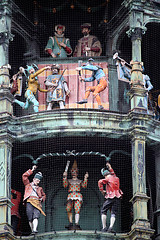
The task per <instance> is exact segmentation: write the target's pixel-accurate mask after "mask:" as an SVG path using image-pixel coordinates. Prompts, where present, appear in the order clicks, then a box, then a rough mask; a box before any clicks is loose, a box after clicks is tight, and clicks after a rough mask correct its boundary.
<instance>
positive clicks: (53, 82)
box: [45, 64, 70, 110]
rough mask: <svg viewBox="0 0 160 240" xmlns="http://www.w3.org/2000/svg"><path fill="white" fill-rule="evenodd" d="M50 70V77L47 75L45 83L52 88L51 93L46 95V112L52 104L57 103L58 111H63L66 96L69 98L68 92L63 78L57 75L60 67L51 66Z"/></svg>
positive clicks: (56, 65)
mask: <svg viewBox="0 0 160 240" xmlns="http://www.w3.org/2000/svg"><path fill="white" fill-rule="evenodd" d="M51 70H52V75H49V76H48V77H47V79H46V81H45V85H46V86H47V87H48V88H52V91H50V92H48V93H47V103H48V107H47V110H51V109H52V106H53V104H54V102H58V103H59V106H60V109H63V108H65V99H66V95H67V96H69V94H70V91H69V89H68V86H67V82H66V81H65V78H64V77H63V76H62V75H60V74H59V70H60V66H59V65H58V64H53V65H52V67H51Z"/></svg>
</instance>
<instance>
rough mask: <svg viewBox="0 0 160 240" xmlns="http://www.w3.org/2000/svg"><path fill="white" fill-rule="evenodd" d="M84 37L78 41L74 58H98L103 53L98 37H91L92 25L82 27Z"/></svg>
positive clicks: (87, 24)
mask: <svg viewBox="0 0 160 240" xmlns="http://www.w3.org/2000/svg"><path fill="white" fill-rule="evenodd" d="M81 30H82V34H83V37H82V38H80V39H79V40H78V43H77V45H76V47H75V50H74V53H73V57H96V56H100V55H101V53H102V47H101V43H100V41H99V40H98V38H97V37H96V36H93V35H90V31H91V24H90V23H84V24H82V25H81Z"/></svg>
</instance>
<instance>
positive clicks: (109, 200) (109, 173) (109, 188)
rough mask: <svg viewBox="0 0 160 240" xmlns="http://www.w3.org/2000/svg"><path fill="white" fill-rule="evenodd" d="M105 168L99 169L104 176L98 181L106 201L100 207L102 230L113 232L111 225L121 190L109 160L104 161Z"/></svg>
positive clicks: (121, 193) (114, 218) (113, 221)
mask: <svg viewBox="0 0 160 240" xmlns="http://www.w3.org/2000/svg"><path fill="white" fill-rule="evenodd" d="M106 166H107V169H106V170H105V169H104V168H103V169H102V170H101V173H102V175H103V176H104V177H105V178H104V179H101V180H99V181H98V187H99V190H100V191H101V193H102V194H103V196H104V197H105V199H106V201H105V202H104V204H103V206H102V209H101V220H102V226H103V228H102V232H114V231H113V226H114V223H115V220H116V214H117V211H118V206H119V204H120V199H121V197H122V195H123V192H122V191H121V189H120V182H119V178H118V177H117V176H116V174H115V173H114V170H113V169H112V167H111V165H110V163H109V162H107V163H106ZM103 185H106V191H105V190H103ZM109 209H110V211H111V218H110V225H109V228H107V227H106V220H107V211H108V210H109Z"/></svg>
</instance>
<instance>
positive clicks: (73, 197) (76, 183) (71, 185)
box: [63, 160, 89, 230]
mask: <svg viewBox="0 0 160 240" xmlns="http://www.w3.org/2000/svg"><path fill="white" fill-rule="evenodd" d="M71 175H72V179H67V171H65V172H64V173H63V187H64V188H66V187H68V192H69V194H68V197H67V204H66V210H67V214H68V220H69V225H68V226H66V228H67V229H68V230H73V229H74V230H81V228H80V225H79V217H80V209H81V206H82V201H83V197H82V194H81V193H80V190H81V187H82V188H87V183H88V177H89V175H88V172H86V174H85V175H84V180H80V179H78V178H77V176H78V168H77V162H76V160H75V161H74V163H73V166H72V169H71ZM72 208H74V211H75V226H73V222H72Z"/></svg>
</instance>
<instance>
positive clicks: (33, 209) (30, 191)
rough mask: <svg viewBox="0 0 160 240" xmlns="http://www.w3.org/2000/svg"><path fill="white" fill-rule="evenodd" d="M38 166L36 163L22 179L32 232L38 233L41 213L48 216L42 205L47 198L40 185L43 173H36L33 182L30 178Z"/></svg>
mask: <svg viewBox="0 0 160 240" xmlns="http://www.w3.org/2000/svg"><path fill="white" fill-rule="evenodd" d="M36 168H37V166H36V165H34V166H33V167H32V170H31V169H29V170H28V171H27V172H25V173H24V174H23V175H22V180H23V183H24V185H25V192H24V198H23V201H24V202H26V213H27V217H28V221H29V225H30V228H31V231H32V234H36V233H37V232H38V231H37V227H38V218H39V216H40V213H42V214H43V215H44V216H46V215H45V213H44V212H43V210H42V205H41V203H42V202H44V201H45V199H46V194H45V193H44V192H43V189H42V187H39V186H38V185H39V183H40V181H41V179H42V173H41V172H38V173H36V174H35V176H34V178H33V181H32V182H30V181H29V179H28V178H29V176H31V175H32V174H33V172H34V170H35V169H36Z"/></svg>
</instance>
